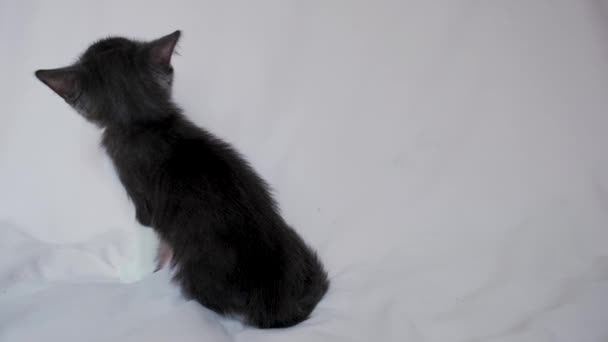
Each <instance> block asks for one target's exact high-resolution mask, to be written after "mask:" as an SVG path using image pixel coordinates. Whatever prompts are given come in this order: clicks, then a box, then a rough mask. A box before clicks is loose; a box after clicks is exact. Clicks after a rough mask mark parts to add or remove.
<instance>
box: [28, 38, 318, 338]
mask: <svg viewBox="0 0 608 342" xmlns="http://www.w3.org/2000/svg"><path fill="white" fill-rule="evenodd" d="M179 36H180V32H179V31H176V32H174V33H172V34H170V35H168V36H165V37H162V38H160V39H157V40H154V41H151V42H139V41H134V40H129V39H125V38H118V37H116V38H107V39H103V40H101V41H98V42H96V43H94V44H93V45H91V46H90V47H89V48H88V49H87V50H86V52H85V53H84V54H83V55H82V56H81V57H80V58H79V59H78V61H77V62H76V63H74V64H73V65H70V66H69V67H65V68H60V69H53V70H38V71H37V72H36V76H37V77H38V78H39V79H40V80H41V81H42V82H44V83H45V84H46V85H48V86H49V87H50V88H51V89H52V90H53V91H55V92H56V93H57V94H58V95H60V96H61V97H62V98H64V99H65V101H66V102H67V103H68V104H69V105H71V106H72V107H73V108H74V109H75V110H76V111H78V112H79V113H80V114H82V115H83V116H84V117H85V118H86V119H87V120H89V121H91V122H93V123H95V124H96V125H97V126H99V127H101V128H103V138H102V145H103V146H104V147H105V149H106V151H107V153H108V155H109V156H110V157H111V159H112V161H113V162H114V165H115V168H116V171H117V172H118V175H119V177H120V180H121V182H122V184H123V185H124V187H125V189H126V191H127V193H128V195H129V197H130V198H131V199H132V201H133V203H134V205H135V209H136V217H137V220H138V221H139V222H141V223H142V224H143V225H146V226H150V227H152V228H154V229H155V230H156V232H157V233H158V234H159V236H160V237H161V238H162V239H163V240H164V241H165V242H166V243H167V244H168V245H169V246H170V247H171V248H172V249H173V253H174V258H173V261H172V262H173V266H174V267H175V272H176V276H175V279H176V280H177V281H179V283H180V284H181V287H182V289H183V291H184V293H185V294H186V295H188V296H190V297H192V298H194V299H196V300H197V301H198V302H200V303H201V304H202V305H204V306H206V307H208V308H210V309H212V310H214V311H216V312H218V313H222V314H235V315H239V316H243V317H244V319H245V320H246V322H248V323H249V324H252V325H254V326H257V327H260V328H273V327H287V326H291V325H294V324H297V323H298V322H301V321H303V320H305V319H306V318H307V317H308V316H309V315H310V313H311V312H312V310H313V309H314V308H315V306H316V305H317V303H318V302H319V301H320V300H321V298H322V297H323V296H324V294H325V293H326V291H327V289H328V286H329V282H328V280H327V275H326V273H325V271H324V269H323V266H322V265H321V263H320V262H319V260H318V259H317V257H316V255H315V253H314V252H313V251H312V250H311V249H310V248H309V247H307V246H306V244H305V243H304V242H303V241H302V239H301V238H300V237H299V236H298V235H297V234H296V233H295V231H294V230H293V229H292V228H291V227H290V226H288V225H287V224H286V223H285V221H284V220H283V218H282V217H281V215H280V213H279V210H278V208H277V205H276V204H275V202H274V200H273V198H272V196H271V194H270V191H269V190H268V186H267V185H266V183H265V182H264V181H263V180H262V179H261V178H260V177H259V176H258V175H257V173H256V172H255V171H254V170H253V169H252V168H251V167H250V166H249V165H248V163H247V162H246V161H245V159H243V157H241V156H240V155H239V154H238V153H237V152H236V151H235V150H234V149H233V148H232V147H231V146H229V145H228V144H227V143H225V142H223V141H222V140H220V139H218V138H217V137H215V136H213V135H212V134H210V133H209V132H207V131H206V130H204V129H201V128H199V127H197V126H195V125H194V124H192V123H191V122H190V121H188V120H187V119H186V118H185V117H184V116H183V115H182V113H181V110H180V109H179V108H178V107H177V106H176V105H175V104H174V103H173V100H172V97H171V85H172V82H173V68H172V66H171V63H170V62H171V56H172V54H173V51H174V48H175V45H176V43H177V41H178V39H179Z"/></svg>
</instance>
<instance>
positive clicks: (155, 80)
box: [35, 31, 180, 127]
mask: <svg viewBox="0 0 608 342" xmlns="http://www.w3.org/2000/svg"><path fill="white" fill-rule="evenodd" d="M179 36H180V31H175V32H173V33H171V34H169V35H167V36H164V37H162V38H159V39H156V40H153V41H150V42H139V41H133V40H129V39H126V38H119V37H114V38H107V39H103V40H100V41H98V42H96V43H94V44H93V45H91V46H90V47H89V48H88V49H87V50H86V51H85V52H84V54H82V56H81V57H80V58H79V59H78V61H76V63H74V64H72V65H70V66H67V67H64V68H59V69H48V70H38V71H36V73H35V74H36V77H38V79H39V80H40V81H42V82H43V83H44V84H46V85H47V86H48V87H49V88H51V89H52V90H53V91H54V92H55V93H57V94H58V95H59V96H61V97H62V98H63V99H64V100H65V101H66V102H67V103H68V104H69V105H70V106H72V107H73V108H74V109H75V110H76V111H77V112H79V113H80V114H82V115H83V116H84V117H85V118H86V119H88V120H90V121H92V122H94V123H95V124H97V125H99V126H102V127H107V126H110V125H115V124H130V123H133V122H145V121H150V120H158V119H160V118H163V117H164V116H166V115H168V113H171V112H172V111H171V109H172V108H173V105H172V102H171V86H172V83H173V67H172V66H171V56H172V55H173V51H174V49H175V45H176V44H177V41H178V39H179Z"/></svg>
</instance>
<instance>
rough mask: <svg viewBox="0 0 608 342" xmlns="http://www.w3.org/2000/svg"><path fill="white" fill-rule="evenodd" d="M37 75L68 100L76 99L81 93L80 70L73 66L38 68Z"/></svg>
mask: <svg viewBox="0 0 608 342" xmlns="http://www.w3.org/2000/svg"><path fill="white" fill-rule="evenodd" d="M35 75H36V77H38V79H39V80H40V81H42V83H44V84H46V85H47V86H48V87H49V88H51V89H52V90H53V91H54V92H56V93H57V95H59V96H61V97H63V98H64V99H65V100H66V101H69V100H74V99H75V98H76V97H78V94H80V82H79V76H78V72H77V71H76V70H74V68H73V67H66V68H59V69H48V70H38V71H36V73H35Z"/></svg>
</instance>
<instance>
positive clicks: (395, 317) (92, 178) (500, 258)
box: [0, 0, 608, 342]
mask: <svg viewBox="0 0 608 342" xmlns="http://www.w3.org/2000/svg"><path fill="white" fill-rule="evenodd" d="M175 29H181V30H182V31H183V36H182V39H181V41H180V43H179V49H178V50H179V54H180V56H175V58H174V62H173V63H174V66H175V69H176V80H175V89H174V94H175V97H176V101H177V102H178V103H179V104H180V105H181V106H182V107H183V108H184V110H185V112H186V114H187V115H188V116H189V117H190V118H192V120H194V121H195V122H196V123H197V124H199V125H201V126H204V127H206V128H208V129H209V130H211V131H212V132H214V133H216V134H217V135H219V136H220V137H222V138H224V139H225V140H227V141H229V142H231V143H233V144H234V145H235V146H236V147H237V148H238V149H240V150H241V151H242V152H243V153H244V154H245V155H246V156H247V157H248V158H249V159H250V160H251V162H252V163H253V165H254V166H255V167H256V169H257V170H258V171H259V172H260V173H261V174H262V175H263V176H264V177H265V178H266V179H267V180H268V181H269V182H270V183H271V184H272V185H273V187H274V188H275V190H276V194H277V197H278V199H279V202H280V203H281V207H282V209H283V213H284V215H285V217H286V218H287V220H288V221H289V222H290V223H292V224H293V225H294V226H295V228H296V230H297V231H298V232H299V233H300V234H301V235H302V236H303V237H304V238H305V239H306V240H307V241H308V242H309V243H310V244H311V245H312V246H314V248H315V249H317V251H318V253H319V255H320V257H321V258H322V260H323V261H324V263H325V264H326V266H327V269H328V270H329V273H330V276H331V279H332V286H331V290H330V292H329V293H328V295H327V297H326V298H325V299H324V300H323V301H322V302H321V303H320V305H319V306H318V308H317V310H316V311H315V312H314V314H313V317H312V318H311V319H310V320H309V321H307V322H305V323H303V324H301V325H299V326H297V327H294V328H291V329H284V330H276V331H261V330H256V329H251V328H247V327H243V326H241V325H240V324H238V323H236V322H234V321H231V320H228V319H224V318H220V317H218V316H216V315H214V314H212V313H210V312H209V311H207V310H205V309H203V308H201V307H200V306H199V305H197V304H196V303H194V302H187V301H185V300H184V299H182V298H181V297H180V295H179V292H178V290H177V289H176V288H175V287H174V286H173V285H171V284H170V283H169V274H168V273H167V272H160V273H157V274H154V275H150V274H149V267H150V266H149V261H150V260H149V259H150V254H151V253H153V244H152V243H150V242H149V240H150V238H149V234H148V242H147V243H143V246H144V247H143V248H142V242H141V240H142V239H143V237H142V234H144V233H143V232H145V230H144V229H143V228H141V227H139V226H138V225H137V224H136V223H135V220H134V211H133V208H132V206H131V204H130V203H129V201H128V199H127V197H126V195H125V193H124V190H123V189H122V187H121V186H120V184H119V183H118V182H117V180H116V177H115V175H114V172H113V170H112V166H111V165H110V164H109V161H108V160H107V159H106V157H105V156H104V154H103V151H102V150H101V149H100V148H99V146H98V143H99V132H98V131H97V130H96V129H95V128H94V127H93V126H92V125H90V124H88V123H86V122H85V121H84V120H83V119H82V118H80V117H79V116H78V115H77V114H76V113H74V112H73V111H72V110H71V109H69V108H68V106H67V105H66V104H65V103H63V101H62V100H61V99H60V98H59V97H57V96H56V95H55V94H54V93H52V92H51V91H50V90H49V89H48V88H47V87H45V86H44V85H43V84H41V83H40V82H39V81H38V80H37V79H36V78H35V77H34V76H33V72H34V70H36V69H40V68H53V67H61V66H64V65H66V64H68V63H70V62H72V61H73V60H74V59H75V58H76V57H77V56H78V54H79V53H81V52H82V51H83V50H84V49H85V48H86V47H87V46H88V44H90V43H91V42H92V41H93V40H95V39H99V38H102V37H105V36H108V35H126V36H129V37H133V38H140V39H153V38H157V37H160V36H162V35H165V34H168V33H170V32H172V31H174V30H175ZM0 44H1V47H2V50H1V53H0V99H1V101H0V106H1V110H0V118H1V120H0V341H2V342H4V341H7V342H8V341H11V342H12V341H40V340H42V339H44V340H49V341H114V340H120V341H174V340H175V341H177V340H179V341H231V340H238V341H275V340H276V341H285V340H289V341H416V342H419V341H438V342H445V341H449V342H456V341H471V342H472V341H494V342H497V341H534V342H542V341H577V342H584V341H607V340H608V326H607V325H606V321H607V320H608V210H607V209H608V152H607V147H608V135H607V134H606V132H607V129H608V96H607V95H608V3H606V2H605V1H601V0H588V1H585V0H577V1H567V0H563V1H561V0H553V1H549V0H546V1H544V0H537V1H523V0H521V1H512V0H503V1H499V0H496V1H371V0H369V1H356V0H352V1H337V0H336V1H333V0H330V1H320V0H319V1H278V0H277V1H269V0H263V1H247V0H238V1H237V0H234V1H219V0H218V1H129V2H126V1H76V0H74V1H67V0H61V1H17V0H2V1H0ZM142 258H143V259H145V260H147V261H148V263H147V264H146V262H142V260H141V259H142Z"/></svg>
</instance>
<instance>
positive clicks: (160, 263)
mask: <svg viewBox="0 0 608 342" xmlns="http://www.w3.org/2000/svg"><path fill="white" fill-rule="evenodd" d="M172 258H173V249H172V248H171V246H169V244H168V243H166V242H165V240H163V239H160V245H159V246H158V254H157V255H156V269H155V270H154V272H158V271H160V270H161V269H163V268H164V267H165V266H167V265H170V264H171V259H172Z"/></svg>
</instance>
